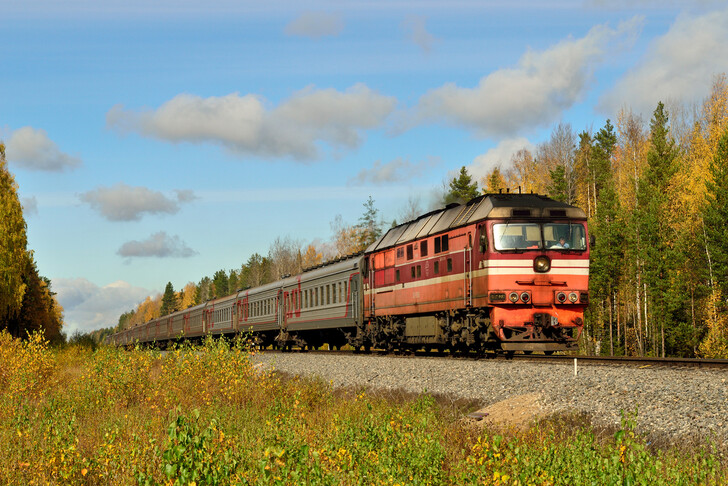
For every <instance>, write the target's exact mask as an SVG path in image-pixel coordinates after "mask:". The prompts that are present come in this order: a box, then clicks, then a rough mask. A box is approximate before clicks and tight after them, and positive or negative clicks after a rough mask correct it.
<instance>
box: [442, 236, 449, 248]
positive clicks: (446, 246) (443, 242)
mask: <svg viewBox="0 0 728 486" xmlns="http://www.w3.org/2000/svg"><path fill="white" fill-rule="evenodd" d="M449 249H450V248H449V245H448V238H447V235H442V251H448V250H449Z"/></svg>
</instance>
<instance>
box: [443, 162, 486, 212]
mask: <svg viewBox="0 0 728 486" xmlns="http://www.w3.org/2000/svg"><path fill="white" fill-rule="evenodd" d="M474 197H478V183H477V182H473V178H472V177H471V176H470V174H469V173H468V170H467V169H466V168H465V166H462V167H461V168H460V172H459V173H458V175H457V177H453V179H452V180H451V181H450V190H449V191H448V192H447V194H445V197H444V199H443V202H444V203H445V205H448V204H450V203H454V202H456V203H466V202H468V201H470V200H471V199H473V198H474Z"/></svg>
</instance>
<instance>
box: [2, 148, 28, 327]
mask: <svg viewBox="0 0 728 486" xmlns="http://www.w3.org/2000/svg"><path fill="white" fill-rule="evenodd" d="M26 246H27V237H26V234H25V219H23V208H22V206H21V205H20V199H18V185H17V184H16V183H15V178H14V177H13V175H12V174H11V173H10V172H9V170H8V164H7V161H6V160H5V145H3V144H2V143H0V329H3V328H6V327H10V326H11V323H10V321H11V319H14V318H16V317H17V316H18V314H19V313H20V309H21V307H22V304H23V296H24V295H25V291H26V284H25V283H24V282H23V273H24V272H25V267H26V265H27V259H28V255H27V251H26ZM9 331H10V333H11V334H12V335H14V336H16V337H19V332H20V330H19V329H9Z"/></svg>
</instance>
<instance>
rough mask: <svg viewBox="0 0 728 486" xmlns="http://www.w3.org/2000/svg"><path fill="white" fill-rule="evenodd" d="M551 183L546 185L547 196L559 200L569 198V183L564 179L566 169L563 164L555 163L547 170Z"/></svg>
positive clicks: (562, 200)
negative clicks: (553, 166) (555, 164)
mask: <svg viewBox="0 0 728 486" xmlns="http://www.w3.org/2000/svg"><path fill="white" fill-rule="evenodd" d="M549 177H550V179H551V184H550V185H549V187H548V193H549V197H550V198H551V199H555V200H557V201H560V202H568V200H569V184H568V182H567V180H566V169H565V168H564V166H563V165H557V166H556V167H555V168H554V169H553V170H550V171H549Z"/></svg>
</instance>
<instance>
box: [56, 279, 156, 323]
mask: <svg viewBox="0 0 728 486" xmlns="http://www.w3.org/2000/svg"><path fill="white" fill-rule="evenodd" d="M52 285H53V286H52V289H53V291H54V292H56V293H57V297H56V298H57V299H58V303H59V304H61V306H63V310H64V312H63V314H64V321H65V325H64V326H63V330H64V332H65V333H66V334H67V335H69V336H70V335H72V334H73V333H74V331H76V330H78V331H81V332H89V331H93V330H95V329H100V328H102V327H112V326H116V324H118V322H119V316H120V315H121V314H123V313H124V312H127V311H129V310H132V309H134V308H136V306H137V305H138V304H139V302H141V301H142V300H144V299H145V298H146V297H147V296H148V295H149V291H148V290H146V289H143V288H141V287H133V286H132V285H130V284H129V283H127V282H124V281H121V280H120V281H117V282H113V283H111V284H109V285H106V286H104V287H99V286H98V285H96V284H94V283H93V282H90V281H89V280H86V279H85V278H55V279H53V283H52Z"/></svg>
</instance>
